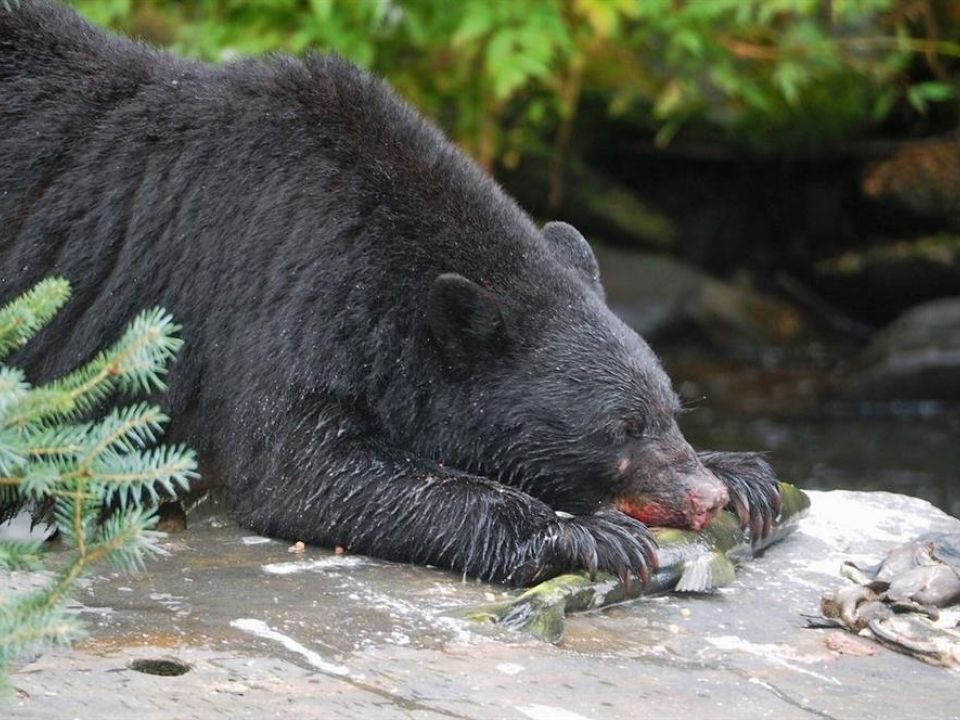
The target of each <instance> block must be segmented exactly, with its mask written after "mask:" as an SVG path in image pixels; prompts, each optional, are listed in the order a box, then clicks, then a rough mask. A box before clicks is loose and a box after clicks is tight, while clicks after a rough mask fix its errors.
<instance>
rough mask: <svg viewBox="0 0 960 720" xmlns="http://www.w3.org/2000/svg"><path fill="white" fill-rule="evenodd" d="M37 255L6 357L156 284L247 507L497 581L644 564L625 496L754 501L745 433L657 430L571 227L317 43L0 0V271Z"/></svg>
mask: <svg viewBox="0 0 960 720" xmlns="http://www.w3.org/2000/svg"><path fill="white" fill-rule="evenodd" d="M52 274H60V275H63V276H65V277H67V278H68V279H69V280H70V281H71V283H72V284H73V286H74V289H75V293H74V300H73V302H72V303H70V305H69V307H68V308H67V309H66V311H65V312H63V313H61V315H60V316H59V319H58V320H57V322H56V323H55V324H54V325H52V326H51V327H50V328H48V329H47V330H45V331H44V332H43V333H42V334H41V335H40V336H39V337H38V338H37V341H36V342H35V343H33V344H31V345H30V346H28V348H27V349H26V350H25V351H24V352H23V353H22V354H21V355H20V356H19V357H17V358H16V359H15V362H16V363H17V364H20V365H22V366H24V367H25V368H27V370H28V372H29V373H30V375H31V379H33V380H36V381H41V380H43V379H45V378H49V377H51V376H52V375H54V374H58V373H61V372H63V371H65V370H66V369H68V368H71V367H73V366H75V365H76V364H77V363H78V362H80V361H82V360H84V359H87V358H88V357H89V356H91V355H92V354H93V353H94V352H95V351H96V350H97V349H99V348H100V347H102V346H103V345H104V344H105V343H106V342H108V341H109V340H111V339H112V338H115V337H116V336H117V335H118V334H119V332H120V330H121V328H122V325H123V323H124V322H125V321H126V320H127V319H128V318H130V317H131V316H132V315H134V314H135V313H136V312H137V311H138V310H140V309H141V308H144V307H147V306H151V305H155V304H156V305H162V306H164V307H166V308H167V309H169V310H170V311H171V312H172V313H173V315H174V316H175V317H176V318H177V319H178V320H179V321H180V322H182V324H183V337H184V339H185V340H186V343H187V345H186V348H185V350H184V352H183V353H182V357H181V359H180V361H179V362H178V364H177V365H176V366H175V368H174V369H173V371H172V373H171V375H170V377H169V384H170V393H169V396H168V398H167V400H166V402H167V403H168V407H169V410H170V413H171V415H172V416H173V418H174V423H173V425H172V426H171V434H172V435H173V437H174V439H182V440H186V441H187V442H189V443H190V444H192V445H193V446H194V447H195V448H196V449H197V450H198V452H199V453H200V454H201V456H203V457H206V458H207V459H208V460H209V461H210V463H212V464H214V465H216V466H217V467H218V468H219V469H220V474H222V476H223V477H224V478H225V480H226V482H227V484H228V486H229V488H230V490H231V494H232V497H233V499H234V502H235V506H236V512H237V514H238V517H239V519H240V521H241V522H242V523H243V524H245V525H246V526H249V527H251V528H253V529H254V530H256V531H258V532H261V533H265V534H267V535H271V536H274V537H279V538H286V539H291V540H292V539H300V540H304V541H307V542H312V543H317V544H321V545H327V546H333V545H342V546H345V547H347V548H349V549H350V550H352V551H355V552H359V553H368V554H372V555H377V556H380V557H383V558H388V559H394V560H400V561H406V562H415V563H425V564H432V565H436V566H440V567H444V568H452V569H455V570H457V571H460V572H462V573H465V574H469V575H472V576H477V577H480V578H484V579H489V580H496V581H501V582H506V583H512V584H526V583H532V582H535V581H537V580H541V579H544V578H547V577H550V576H552V575H555V574H558V573H561V572H564V571H570V570H575V569H578V568H586V569H590V570H594V569H604V570H609V571H612V572H614V573H618V574H620V575H621V576H623V577H629V575H630V574H633V575H638V576H641V577H642V576H645V575H646V573H647V572H648V569H649V566H650V564H651V563H652V562H654V561H655V548H654V544H653V542H652V540H651V537H650V535H649V533H648V531H647V529H646V527H645V525H644V524H643V523H644V522H646V523H658V524H670V525H677V526H682V527H690V528H699V527H701V526H703V525H704V524H705V523H706V522H707V521H708V520H709V519H710V518H711V517H712V516H713V514H714V513H715V512H716V511H717V510H718V509H719V508H721V507H722V506H724V505H726V504H727V503H728V501H732V505H733V506H734V507H735V509H736V510H737V511H738V512H739V513H740V515H741V518H742V520H743V522H744V523H750V524H751V525H752V527H753V529H754V532H756V533H757V534H762V533H763V532H765V531H766V529H768V528H769V526H770V523H771V521H772V520H773V518H774V516H775V514H776V511H777V508H776V505H777V498H778V496H777V493H776V484H775V480H774V478H773V474H772V472H771V471H770V469H769V466H768V465H767V464H766V463H765V462H764V461H763V460H761V459H760V458H759V457H757V456H756V455H752V454H700V455H698V454H697V453H696V452H694V450H693V449H692V448H691V447H690V445H689V444H688V443H687V442H686V441H685V440H684V438H683V436H682V435H681V433H680V431H679V429H678V427H677V424H676V422H675V415H676V413H677V411H678V409H679V405H678V402H677V397H676V395H675V393H674V391H673V390H672V389H671V385H670V381H669V379H668V378H667V376H666V374H665V373H664V371H663V370H662V369H661V367H660V364H659V362H658V360H657V358H656V357H655V355H654V354H653V352H652V351H651V350H650V348H649V347H648V346H647V345H646V344H645V343H644V342H643V340H641V339H640V338H639V337H638V336H637V335H636V334H635V333H634V332H632V331H631V330H630V329H629V328H627V327H625V326H624V325H623V324H622V323H621V322H620V321H619V320H618V319H617V318H616V317H615V316H614V315H613V314H612V313H611V312H610V310H609V309H608V308H607V306H606V304H605V302H604V295H603V290H602V287H601V285H600V281H599V278H598V273H597V265H596V261H595V259H594V257H593V254H592V253H591V251H590V248H589V246H588V245H587V244H586V242H585V241H584V239H583V237H582V236H581V235H580V234H579V233H578V232H577V231H576V230H574V229H573V228H572V227H570V226H569V225H565V224H563V223H549V224H547V225H546V226H545V227H543V228H537V227H535V226H534V224H533V223H532V222H531V220H530V218H529V217H528V216H527V215H526V214H524V212H522V211H521V210H520V209H519V208H518V207H517V206H516V204H515V203H514V202H513V201H512V200H511V199H510V198H509V197H507V196H506V195H505V194H504V193H503V192H502V191H501V190H500V188H499V187H498V186H497V185H496V184H495V183H494V182H493V181H492V180H491V179H490V178H488V177H486V176H485V175H484V174H483V173H482V172H481V171H480V170H479V169H478V168H477V167H476V166H474V165H473V164H472V163H471V162H470V161H469V160H468V159H467V158H466V157H464V155H462V154H461V153H460V152H459V151H458V150H457V149H456V148H455V147H454V146H453V145H451V144H450V143H449V142H448V141H447V140H445V139H444V138H443V136H442V135H441V134H440V132H439V131H438V130H437V129H436V128H434V127H433V126H432V125H431V124H429V123H428V122H426V121H425V120H424V119H423V118H421V117H420V116H419V115H418V114H417V113H416V112H415V111H414V110H412V109H411V108H410V107H409V106H408V105H406V104H405V103H403V102H402V101H401V100H399V99H398V98H397V97H396V95H395V94H394V93H393V92H392V91H391V90H390V89H389V88H388V87H386V86H385V85H384V84H383V83H382V82H380V81H378V80H377V79H375V78H373V77H371V76H370V75H368V74H366V73H365V72H363V71H361V70H360V69H358V68H356V67H354V66H353V65H351V64H349V63H347V62H344V61H343V60H340V59H337V58H334V57H326V56H316V55H315V56H311V57H308V58H306V59H305V60H303V61H301V60H296V59H292V58H284V57H281V58H273V59H270V60H266V61H262V60H243V61H240V62H235V63H230V64H226V65H223V66H210V65H205V64H199V63H195V62H188V61H185V60H182V59H177V58H175V57H172V56H170V55H167V54H163V53H161V52H158V51H155V50H153V49H151V48H149V47H146V46H144V45H142V44H138V43H135V42H132V41H129V40H126V39H123V38H118V37H113V36H111V35H108V34H106V33H104V32H102V31H100V30H98V29H96V28H94V27H92V26H90V25H88V24H87V23H86V22H84V21H83V20H81V19H80V18H78V17H77V16H76V15H75V14H74V13H73V12H72V11H70V10H68V9H66V8H64V7H62V6H60V5H58V4H56V3H54V2H51V1H50V0H22V2H21V3H20V6H19V8H14V9H12V10H9V11H4V10H2V9H0V288H2V296H3V298H4V299H9V298H10V297H11V296H13V295H14V294H16V293H18V292H20V291H22V290H24V289H26V288H27V287H29V286H30V285H32V284H33V283H35V282H36V281H38V280H39V279H41V278H43V277H45V276H48V275H52ZM208 466H209V464H208Z"/></svg>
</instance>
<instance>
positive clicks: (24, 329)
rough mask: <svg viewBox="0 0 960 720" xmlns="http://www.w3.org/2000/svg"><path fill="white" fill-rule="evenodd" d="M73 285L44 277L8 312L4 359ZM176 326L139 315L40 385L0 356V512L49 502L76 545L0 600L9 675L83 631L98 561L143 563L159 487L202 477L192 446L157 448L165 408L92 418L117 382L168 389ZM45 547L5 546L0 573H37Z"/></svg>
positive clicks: (67, 540)
mask: <svg viewBox="0 0 960 720" xmlns="http://www.w3.org/2000/svg"><path fill="white" fill-rule="evenodd" d="M69 292H70V288H69V285H68V284H67V282H66V281H65V280H62V279H56V278H55V279H50V280H45V281H43V282H41V283H40V284H38V285H37V286H36V287H35V288H33V289H32V290H30V291H29V292H27V293H25V294H24V295H22V296H21V297H19V298H17V299H16V300H14V301H12V302H11V303H10V304H8V305H6V306H5V307H3V308H2V309H0V361H2V360H3V359H4V358H5V357H6V356H7V355H9V353H10V352H12V351H13V350H14V349H16V348H18V347H20V346H22V345H23V344H24V343H25V342H27V341H28V340H29V339H30V337H31V336H32V335H33V334H34V333H36V332H37V331H38V330H39V329H40V328H41V327H42V326H43V325H44V324H45V323H47V322H49V321H50V319H52V317H53V316H54V314H55V313H56V311H57V310H58V309H59V308H60V307H61V306H62V305H63V304H64V303H65V302H66V300H67V298H68V296H69ZM178 330H179V327H178V326H177V325H175V324H174V323H173V321H172V319H171V318H170V316H169V315H168V314H167V313H166V312H164V311H162V310H159V309H154V310H150V311H147V312H144V313H141V314H140V315H139V316H137V317H136V318H135V319H134V321H133V322H132V323H131V324H130V325H129V327H128V328H127V330H126V331H125V332H124V334H123V336H122V337H121V338H120V340H119V341H118V342H117V343H115V344H114V345H113V346H112V347H110V348H109V349H107V350H105V351H104V352H102V353H100V354H99V355H97V357H95V358H94V359H93V360H91V361H90V362H89V363H87V364H86V365H84V366H83V367H81V368H79V369H78V370H75V371H74V372H72V373H70V374H68V375H66V376H65V377H62V378H60V379H58V380H54V381H53V382H51V383H48V384H46V385H41V386H38V387H32V386H31V385H30V384H29V383H27V382H26V380H25V378H24V375H23V373H22V372H21V371H20V370H18V369H16V368H12V367H8V366H6V365H3V364H0V517H2V516H3V515H4V513H7V514H9V511H11V510H15V509H17V508H21V507H32V508H35V509H36V508H50V511H51V514H52V518H53V521H54V522H55V523H56V525H57V527H58V528H59V530H60V534H61V538H62V541H63V544H64V546H65V547H66V549H67V552H66V553H65V556H61V557H60V558H59V559H58V560H59V562H60V564H61V568H60V570H59V571H58V572H57V573H56V574H55V575H54V576H53V579H52V580H50V582H48V583H47V584H46V585H44V586H43V587H41V588H39V589H37V590H34V591H32V592H28V593H25V594H21V595H18V596H14V597H9V596H6V595H5V596H3V597H0V682H2V680H3V675H4V669H5V667H6V666H7V665H8V664H9V663H10V662H11V661H12V660H13V659H14V658H15V657H16V656H17V655H18V654H20V653H22V652H24V651H26V650H29V649H34V648H36V647H38V646H43V645H48V644H61V643H66V642H69V641H71V640H73V639H75V638H77V637H79V636H80V634H81V629H80V627H79V626H78V624H77V622H76V620H75V619H74V618H72V617H68V616H67V615H65V614H64V612H63V603H64V601H65V599H66V598H67V596H68V594H69V592H70V591H71V589H72V587H73V585H74V583H75V582H76V580H77V578H79V577H80V576H81V575H82V574H83V573H85V572H86V571H87V570H88V569H89V568H90V566H91V565H93V564H94V563H97V562H100V561H106V562H109V563H112V564H113V565H115V566H117V567H119V568H122V569H124V570H128V571H133V570H137V569H139V568H141V567H142V566H143V562H144V559H145V558H146V557H147V556H149V555H151V554H153V553H156V552H157V549H158V548H157V545H156V540H157V537H158V535H159V533H155V532H152V531H151V530H150V528H151V527H153V525H154V524H155V522H156V516H155V514H154V512H153V510H151V509H150V508H151V506H152V505H153V504H155V503H156V502H157V501H158V500H159V499H160V498H159V494H158V493H159V492H161V491H162V492H164V493H166V494H168V495H173V494H174V493H175V492H177V491H178V490H185V489H187V487H188V484H189V481H190V479H191V478H193V477H195V476H196V467H197V465H196V460H195V458H194V455H193V452H192V451H190V450H188V449H187V448H185V447H182V446H158V447H151V446H152V445H153V444H154V443H156V441H157V439H158V438H159V436H160V435H161V434H162V432H163V428H164V425H165V424H166V422H167V420H168V418H167V417H166V415H164V414H163V412H161V410H160V409H159V408H158V407H155V406H153V405H149V404H147V403H137V404H133V405H129V406H126V407H121V408H117V409H114V410H112V411H111V412H109V413H107V414H106V415H105V416H103V417H101V418H99V419H91V417H92V414H93V411H94V410H95V409H96V408H97V407H98V406H99V405H100V404H101V403H102V402H103V401H104V400H105V399H107V398H108V397H109V396H110V395H112V394H113V393H114V392H115V391H117V390H123V391H126V392H127V393H129V394H133V393H140V392H142V393H149V392H152V391H154V390H163V389H165V386H164V383H163V375H164V374H165V372H166V366H167V364H168V363H169V361H170V360H171V359H172V358H173V357H174V355H175V354H176V352H177V350H178V349H179V348H180V345H181V344H182V341H181V340H179V339H178V338H177V337H176V336H175V335H176V333H177V331H178ZM105 507H109V508H111V509H110V510H109V511H108V512H107V514H106V517H105V518H104V517H103V515H104V508H105ZM43 550H44V548H43V545H42V543H39V542H0V571H12V570H37V569H40V568H42V567H44V566H45V565H46V563H45V557H44V553H43Z"/></svg>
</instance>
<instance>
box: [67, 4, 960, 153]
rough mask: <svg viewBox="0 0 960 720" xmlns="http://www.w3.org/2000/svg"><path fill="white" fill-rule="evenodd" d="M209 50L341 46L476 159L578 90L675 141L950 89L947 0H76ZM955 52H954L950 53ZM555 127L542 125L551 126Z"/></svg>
mask: <svg viewBox="0 0 960 720" xmlns="http://www.w3.org/2000/svg"><path fill="white" fill-rule="evenodd" d="M72 4H74V5H75V6H76V7H77V8H78V9H79V10H80V11H81V12H83V13H84V14H86V15H87V16H88V17H89V18H91V19H92V20H93V21H95V22H98V23H101V24H104V25H109V26H111V27H114V28H117V29H120V30H123V31H125V32H128V33H131V34H135V35H141V36H144V37H146V38H147V39H149V40H152V41H154V42H157V43H160V44H165V45H168V46H170V47H171V48H173V49H174V50H175V51H177V52H179V53H182V54H185V55H189V56H195V57H202V58H206V59H209V60H217V61H219V60H224V59H229V58H233V57H236V56H238V55H250V54H257V53H262V52H266V51H271V50H285V51H289V52H293V53H301V52H304V51H307V50H310V49H316V50H324V51H334V52H337V53H340V54H341V55H344V56H346V57H348V58H351V59H353V60H355V61H356V62H358V63H360V64H361V65H363V66H365V67H369V68H372V69H374V70H376V71H377V72H378V73H380V74H382V75H385V76H386V77H387V78H388V79H390V80H391V82H392V83H393V84H394V85H395V86H396V87H397V88H398V89H399V90H400V92H401V93H402V94H404V95H405V96H406V97H407V98H408V99H410V100H411V101H412V102H413V103H414V104H415V105H417V106H418V107H420V108H421V109H422V110H424V111H425V112H427V113H428V114H429V115H431V116H433V117H434V118H436V119H438V121H439V122H440V123H441V124H442V125H443V126H444V127H445V128H446V129H447V130H448V131H449V132H450V133H452V134H453V136H454V137H455V138H456V139H457V140H458V141H459V142H460V143H461V144H462V145H463V146H464V147H465V148H466V149H467V150H468V151H470V152H472V153H473V154H474V156H475V157H476V158H477V159H478V160H479V161H480V162H481V164H483V165H485V166H488V167H489V166H491V165H492V164H493V162H494V161H496V160H502V161H504V162H506V163H507V164H508V165H511V164H513V163H515V162H516V161H517V160H518V158H519V154H520V153H521V152H522V151H525V150H529V149H531V148H537V147H542V146H543V145H544V144H553V145H556V146H559V147H558V149H559V150H560V151H561V153H562V152H563V150H564V148H563V147H562V146H563V145H565V144H566V143H568V142H569V137H568V135H569V132H568V131H566V130H564V125H565V124H568V123H569V122H571V121H572V119H573V117H574V116H575V115H576V111H577V107H578V104H579V100H580V96H581V94H582V93H584V92H589V93H593V94H597V95H601V96H603V97H606V98H608V102H609V107H610V110H611V112H613V113H615V114H619V115H621V116H624V117H625V118H627V119H631V120H633V121H635V122H636V123H637V124H638V125H640V126H641V127H644V128H649V129H650V130H653V131H656V132H657V139H658V140H659V141H660V142H662V143H665V142H668V141H669V140H670V138H672V137H673V136H674V134H675V133H676V132H677V131H678V130H679V129H680V128H681V127H682V126H688V127H690V128H692V129H693V130H695V131H696V130H697V129H698V128H701V129H702V130H701V131H702V132H707V133H708V134H709V133H715V132H717V131H719V132H722V133H724V134H726V135H727V136H731V135H732V136H733V137H735V138H737V137H739V138H741V139H742V140H743V141H744V142H746V143H749V144H752V145H758V146H760V147H770V146H783V145H787V146H793V145H797V144H799V143H805V144H813V145H816V144H823V143H825V142H829V141H831V140H833V139H838V138H842V137H844V136H846V135H849V134H850V133H851V132H853V131H859V130H862V129H863V128H864V127H865V126H869V125H870V124H875V123H879V122H882V121H883V120H884V119H885V118H886V117H887V116H888V115H889V114H890V113H891V112H894V111H896V110H897V108H898V107H899V105H901V104H908V105H909V106H912V107H913V108H914V110H915V112H918V113H925V112H927V110H928V108H929V107H930V105H932V104H937V103H955V102H956V91H957V87H956V84H955V82H952V81H950V80H949V75H948V74H947V73H946V70H945V68H944V65H943V63H944V61H950V62H955V59H956V58H958V57H960V42H958V41H960V17H958V16H957V15H956V13H953V14H951V12H950V11H949V8H948V7H946V6H947V3H943V2H941V1H940V0H909V1H908V0H857V1H856V2H853V1H843V2H833V3H827V4H825V3H823V2H820V1H819V0H709V1H702V2H683V3H677V2H674V1H673V0H461V1H460V2H446V0H197V2H191V3H184V2H180V1H179V0H73V3H72ZM951 59H952V60H951ZM554 133H555V135H554V137H553V138H552V139H551V135H553V134H554Z"/></svg>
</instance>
